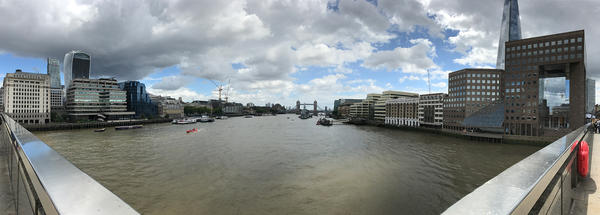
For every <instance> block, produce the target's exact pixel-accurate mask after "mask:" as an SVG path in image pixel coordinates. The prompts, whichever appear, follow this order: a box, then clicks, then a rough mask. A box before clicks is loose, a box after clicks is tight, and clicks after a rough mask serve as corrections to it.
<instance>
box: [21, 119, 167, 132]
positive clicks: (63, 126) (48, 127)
mask: <svg viewBox="0 0 600 215" xmlns="http://www.w3.org/2000/svg"><path fill="white" fill-rule="evenodd" d="M171 121H173V120H172V119H147V120H127V121H111V122H84V123H48V124H24V125H23V127H25V128H26V129H27V130H29V131H54V130H72V129H82V128H104V127H114V126H124V125H139V124H152V123H165V122H171Z"/></svg>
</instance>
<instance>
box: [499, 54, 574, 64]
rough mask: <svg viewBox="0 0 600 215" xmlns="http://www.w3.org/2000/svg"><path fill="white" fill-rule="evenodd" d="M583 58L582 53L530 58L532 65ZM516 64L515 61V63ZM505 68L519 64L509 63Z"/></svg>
mask: <svg viewBox="0 0 600 215" xmlns="http://www.w3.org/2000/svg"><path fill="white" fill-rule="evenodd" d="M581 58H583V54H582V53H577V54H574V53H571V54H565V55H552V56H545V57H539V58H531V59H532V62H533V63H546V62H550V61H561V60H574V59H581ZM515 62H517V61H515ZM506 65H507V66H513V65H519V64H512V62H511V63H507V64H506Z"/></svg>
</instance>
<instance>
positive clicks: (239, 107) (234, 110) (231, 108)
mask: <svg viewBox="0 0 600 215" xmlns="http://www.w3.org/2000/svg"><path fill="white" fill-rule="evenodd" d="M243 112H244V105H243V104H242V103H235V102H227V103H225V107H224V108H223V113H225V114H227V115H240V114H242V113H243Z"/></svg>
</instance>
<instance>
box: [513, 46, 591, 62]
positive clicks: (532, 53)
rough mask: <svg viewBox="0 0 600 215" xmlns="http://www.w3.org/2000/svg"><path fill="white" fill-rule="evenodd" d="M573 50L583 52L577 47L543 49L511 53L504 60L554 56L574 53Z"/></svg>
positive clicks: (581, 47)
mask: <svg viewBox="0 0 600 215" xmlns="http://www.w3.org/2000/svg"><path fill="white" fill-rule="evenodd" d="M575 50H577V51H583V46H581V45H578V46H571V47H562V48H561V47H558V48H552V49H544V50H539V51H538V50H534V51H529V52H518V53H511V54H507V55H506V59H511V58H515V57H517V58H520V57H521V56H523V57H526V56H536V55H538V54H539V55H543V54H546V55H547V54H555V53H561V52H575Z"/></svg>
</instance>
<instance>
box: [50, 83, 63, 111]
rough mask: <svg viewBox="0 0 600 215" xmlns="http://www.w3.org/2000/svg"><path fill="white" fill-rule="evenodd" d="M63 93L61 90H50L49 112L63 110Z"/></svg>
mask: <svg viewBox="0 0 600 215" xmlns="http://www.w3.org/2000/svg"><path fill="white" fill-rule="evenodd" d="M63 103H64V91H63V89H62V87H61V88H50V107H51V110H52V111H54V110H59V111H60V110H63V109H64V105H63Z"/></svg>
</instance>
